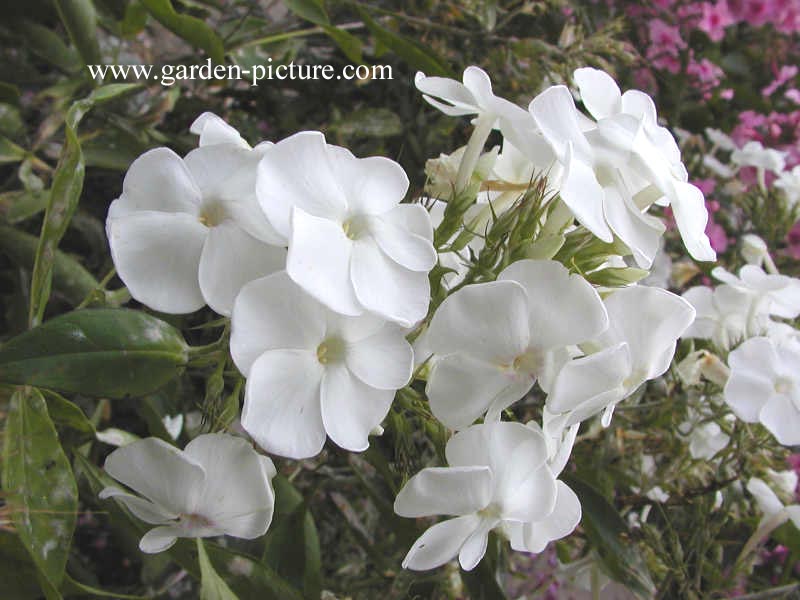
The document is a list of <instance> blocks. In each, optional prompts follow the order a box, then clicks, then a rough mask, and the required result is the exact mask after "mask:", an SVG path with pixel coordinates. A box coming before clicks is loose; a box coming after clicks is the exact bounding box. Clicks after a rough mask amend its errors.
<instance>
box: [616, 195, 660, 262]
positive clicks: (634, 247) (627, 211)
mask: <svg viewBox="0 0 800 600" xmlns="http://www.w3.org/2000/svg"><path fill="white" fill-rule="evenodd" d="M603 191H604V192H605V200H604V201H603V214H605V217H606V221H607V222H608V224H609V225H610V226H611V229H612V230H613V231H614V233H615V234H617V237H619V239H621V240H622V241H623V242H624V243H625V245H626V246H628V248H630V250H631V252H632V253H633V257H634V258H635V259H636V262H637V264H638V265H639V266H640V267H642V268H643V269H649V268H650V266H651V265H652V264H653V259H654V258H655V256H656V253H657V252H658V248H659V245H660V243H661V234H662V233H664V230H665V226H664V224H663V223H662V222H661V221H660V220H659V219H657V218H655V217H653V216H651V215H647V214H644V213H642V212H641V211H640V210H639V209H638V208H637V207H636V205H635V204H634V203H633V201H632V200H631V198H630V197H629V196H628V194H627V190H620V189H619V188H618V187H617V186H609V187H605V188H603Z"/></svg>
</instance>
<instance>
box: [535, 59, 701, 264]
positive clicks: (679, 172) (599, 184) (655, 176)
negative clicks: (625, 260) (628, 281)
mask: <svg viewBox="0 0 800 600" xmlns="http://www.w3.org/2000/svg"><path fill="white" fill-rule="evenodd" d="M575 81H576V83H577V84H578V87H579V89H580V93H581V97H582V99H583V102H584V105H585V106H586V108H587V110H588V111H589V112H590V113H591V114H592V116H593V117H594V118H595V119H596V122H595V123H592V122H591V121H588V120H587V119H586V117H584V116H583V115H582V113H580V112H579V111H578V109H577V108H576V106H575V102H574V101H573V98H572V94H570V92H569V90H568V89H567V88H566V87H565V86H553V87H551V88H549V89H547V90H545V91H544V92H542V93H541V94H539V95H538V96H537V97H536V98H534V99H533V101H532V102H531V105H530V112H531V114H532V115H533V118H534V120H535V121H536V123H537V125H538V127H539V129H540V130H541V131H542V134H543V135H544V137H545V139H546V140H547V141H548V143H549V144H550V146H551V147H552V149H553V151H554V153H555V155H556V157H557V160H558V161H559V163H560V164H561V165H562V167H563V169H564V171H563V175H562V177H561V181H560V184H559V191H560V195H561V199H562V200H563V201H564V202H565V203H566V205H567V206H568V207H569V208H570V209H571V210H572V212H573V214H574V215H575V217H576V218H577V219H578V221H580V223H581V224H583V225H584V226H585V227H586V228H587V229H589V230H590V231H591V232H592V233H594V234H595V235H596V236H597V237H599V238H600V239H602V240H603V241H606V242H611V241H612V239H613V236H614V235H616V236H617V237H618V238H619V239H620V240H622V241H623V242H624V243H625V244H626V245H627V246H628V248H629V249H630V250H631V252H632V254H633V256H634V258H635V259H636V262H637V263H638V264H639V265H640V266H642V267H643V268H648V267H649V266H650V264H651V263H652V260H653V258H654V256H655V254H656V252H657V250H658V245H659V240H660V238H661V234H662V233H663V232H664V230H665V227H664V224H663V223H662V222H661V220H660V219H658V218H656V217H654V216H652V215H648V214H647V212H646V209H647V208H648V207H649V206H650V205H651V204H652V203H654V202H659V203H664V204H669V205H671V206H672V210H673V214H674V215H675V220H676V223H677V225H678V230H679V231H680V233H681V237H682V238H683V241H684V244H685V245H686V247H687V249H688V250H689V253H690V254H691V255H692V256H693V257H695V258H696V259H698V260H714V258H715V256H716V255H715V253H714V251H713V249H712V248H711V245H710V242H709V240H708V237H707V236H706V235H705V231H704V230H705V225H706V222H707V220H708V213H707V211H706V208H705V201H704V199H703V194H702V192H700V190H699V189H698V188H697V187H695V186H694V185H692V184H690V183H688V176H687V173H686V169H685V168H684V166H683V164H682V163H681V160H680V152H679V150H678V147H677V144H676V143H675V140H674V139H673V138H672V136H671V134H670V133H669V132H668V131H667V130H666V129H665V128H663V127H660V126H659V125H658V124H657V117H656V111H655V105H654V104H653V102H652V100H651V99H650V97H649V96H647V94H644V93H643V92H639V91H637V90H630V91H628V92H626V93H625V94H621V93H620V90H619V88H618V87H617V84H616V83H615V82H614V80H613V79H612V78H611V77H610V76H608V75H607V74H606V73H604V72H602V71H599V70H597V69H588V68H587V69H578V70H577V71H576V72H575ZM587 121H588V123H587Z"/></svg>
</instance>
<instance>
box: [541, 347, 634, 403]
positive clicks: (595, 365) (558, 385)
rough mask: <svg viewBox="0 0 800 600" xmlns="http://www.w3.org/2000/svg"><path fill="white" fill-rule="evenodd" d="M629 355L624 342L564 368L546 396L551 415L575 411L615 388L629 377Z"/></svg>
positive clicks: (572, 361) (571, 362)
mask: <svg viewBox="0 0 800 600" xmlns="http://www.w3.org/2000/svg"><path fill="white" fill-rule="evenodd" d="M630 369H631V364H630V352H629V349H628V346H627V344H625V343H624V342H623V343H621V344H617V345H616V346H611V347H610V348H606V349H604V350H602V351H600V352H596V353H594V354H590V355H589V356H585V357H583V358H576V359H574V360H571V361H570V362H568V363H567V364H566V365H564V366H563V367H562V368H561V370H560V371H559V373H558V375H557V376H556V380H555V383H554V384H553V388H552V389H551V390H550V393H549V394H548V396H547V407H548V410H550V411H551V412H553V413H563V412H567V411H569V410H573V409H575V408H577V407H578V406H579V405H580V404H581V403H583V402H585V401H586V400H588V399H590V398H593V397H595V396H597V395H598V394H602V393H604V392H607V391H609V390H612V389H614V388H616V387H618V386H619V385H620V384H621V383H622V381H623V380H624V379H625V377H627V376H628V374H629V373H630Z"/></svg>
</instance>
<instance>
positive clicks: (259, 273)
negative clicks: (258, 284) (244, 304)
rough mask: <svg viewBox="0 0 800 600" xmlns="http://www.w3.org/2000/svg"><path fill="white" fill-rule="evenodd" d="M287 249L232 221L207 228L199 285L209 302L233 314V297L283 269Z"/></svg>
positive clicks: (212, 306)
mask: <svg viewBox="0 0 800 600" xmlns="http://www.w3.org/2000/svg"><path fill="white" fill-rule="evenodd" d="M285 264H286V250H285V249H284V248H280V247H278V246H269V245H267V244H265V243H263V242H260V241H259V240H257V239H255V238H254V237H252V236H251V235H250V234H249V233H247V232H245V231H244V230H243V229H241V228H240V227H239V226H238V225H237V224H236V223H234V222H233V221H225V222H223V223H220V224H219V225H217V226H216V227H212V228H211V229H210V230H209V232H208V239H207V240H206V243H205V245H204V246H203V253H202V255H201V256H200V289H201V290H202V292H203V298H205V301H206V302H207V303H208V305H209V306H210V307H211V308H212V309H214V310H215V311H216V312H218V313H219V314H221V315H226V316H230V314H231V311H232V310H233V301H234V300H235V299H236V296H237V295H238V293H239V291H240V290H241V289H242V286H244V285H245V284H246V283H249V282H250V281H253V280H254V279H258V278H260V277H264V276H266V275H270V274H271V273H274V272H276V271H282V270H283V268H284V265H285Z"/></svg>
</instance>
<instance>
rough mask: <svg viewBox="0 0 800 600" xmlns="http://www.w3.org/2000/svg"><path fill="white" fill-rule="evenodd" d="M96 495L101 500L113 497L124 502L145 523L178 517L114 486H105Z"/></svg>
mask: <svg viewBox="0 0 800 600" xmlns="http://www.w3.org/2000/svg"><path fill="white" fill-rule="evenodd" d="M98 496H99V497H100V499H101V500H105V499H106V498H115V499H117V500H118V501H120V502H121V503H122V504H124V505H125V506H126V507H127V508H128V510H130V511H131V512H132V513H133V514H134V515H135V516H136V517H137V518H139V519H141V520H142V521H144V522H145V523H152V524H153V525H164V524H167V523H170V522H171V521H173V520H174V519H177V518H178V513H173V512H170V511H167V510H165V509H164V508H163V507H160V506H157V505H156V504H153V503H152V502H150V500H145V499H144V498H140V497H139V496H134V495H133V494H129V493H128V492H126V491H124V490H122V489H120V488H116V487H107V488H105V489H103V490H102V491H101V492H100V493H99V494H98Z"/></svg>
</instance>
